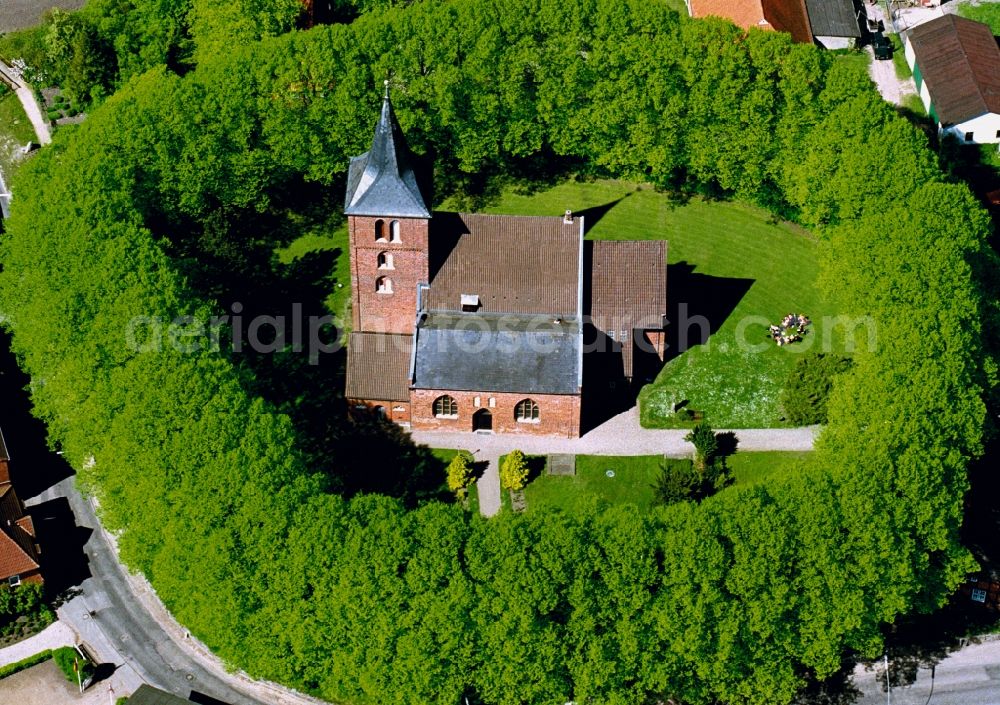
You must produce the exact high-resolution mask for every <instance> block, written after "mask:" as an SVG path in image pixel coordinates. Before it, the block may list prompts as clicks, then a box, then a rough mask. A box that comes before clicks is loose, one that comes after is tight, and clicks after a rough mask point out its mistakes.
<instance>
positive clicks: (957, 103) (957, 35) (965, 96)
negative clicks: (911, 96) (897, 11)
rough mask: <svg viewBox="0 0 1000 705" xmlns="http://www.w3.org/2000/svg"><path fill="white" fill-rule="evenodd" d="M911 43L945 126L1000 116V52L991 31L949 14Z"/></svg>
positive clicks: (917, 32) (917, 31)
mask: <svg viewBox="0 0 1000 705" xmlns="http://www.w3.org/2000/svg"><path fill="white" fill-rule="evenodd" d="M907 39H908V41H909V42H910V45H911V46H912V47H913V53H914V55H915V56H916V63H917V67H918V68H919V70H920V75H921V76H922V77H923V80H924V83H926V84H927V91H928V92H929V93H930V96H931V105H932V107H933V108H934V112H935V113H936V114H937V118H938V120H939V121H940V122H941V123H942V124H944V125H954V124H957V123H961V122H965V121H966V120H971V119H973V118H977V117H979V116H980V115H985V114H986V113H998V114H1000V47H997V42H996V39H995V38H994V37H993V32H992V31H991V30H990V28H989V26H987V25H985V24H983V23H982V22H975V21H973V20H969V19H966V18H964V17H958V16H957V15H952V14H947V15H945V16H943V17H939V18H937V19H934V20H931V21H930V22H926V23H924V24H922V25H918V26H917V27H914V28H913V29H912V30H910V33H909V35H908V37H907Z"/></svg>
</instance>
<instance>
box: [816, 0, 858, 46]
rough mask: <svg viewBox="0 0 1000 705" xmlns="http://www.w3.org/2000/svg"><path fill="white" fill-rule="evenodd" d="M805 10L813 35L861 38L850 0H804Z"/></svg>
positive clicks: (856, 17)
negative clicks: (807, 13)
mask: <svg viewBox="0 0 1000 705" xmlns="http://www.w3.org/2000/svg"><path fill="white" fill-rule="evenodd" d="M806 10H807V11H808V12H809V24H810V26H811V27H812V33H813V34H814V35H816V36H819V37H855V38H858V39H860V38H861V25H860V24H859V23H858V16H857V14H855V10H854V3H853V2H852V0H806Z"/></svg>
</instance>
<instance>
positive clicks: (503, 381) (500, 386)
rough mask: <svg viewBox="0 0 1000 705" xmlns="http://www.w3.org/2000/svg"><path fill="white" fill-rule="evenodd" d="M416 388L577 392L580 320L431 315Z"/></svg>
mask: <svg viewBox="0 0 1000 705" xmlns="http://www.w3.org/2000/svg"><path fill="white" fill-rule="evenodd" d="M416 338H417V342H416V364H415V375H414V382H413V386H414V388H417V389H453V390H456V391H459V390H464V391H479V392H518V393H522V394H578V393H579V391H580V378H579V366H580V352H581V345H582V335H581V332H580V321H579V319H576V318H566V319H560V320H558V321H557V319H555V318H553V317H552V316H541V315H536V316H525V315H521V316H518V315H513V314H506V315H496V314H475V313H466V314H452V313H432V314H430V315H429V316H428V317H427V319H426V320H425V321H424V323H423V325H422V326H421V327H420V328H418V329H417V336H416Z"/></svg>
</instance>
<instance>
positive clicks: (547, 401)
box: [344, 88, 666, 438]
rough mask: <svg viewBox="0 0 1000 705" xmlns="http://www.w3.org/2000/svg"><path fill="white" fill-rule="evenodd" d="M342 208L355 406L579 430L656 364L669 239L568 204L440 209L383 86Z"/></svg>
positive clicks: (438, 426) (451, 424) (502, 427)
mask: <svg viewBox="0 0 1000 705" xmlns="http://www.w3.org/2000/svg"><path fill="white" fill-rule="evenodd" d="M344 213H345V215H347V220H348V228H349V233H350V259H351V286H352V296H353V300H352V309H353V316H352V318H353V320H352V323H353V332H352V333H351V336H350V339H349V341H348V348H347V385H346V396H347V398H348V400H349V401H350V402H351V403H352V404H355V405H358V406H367V407H370V408H373V409H376V410H377V411H378V412H379V413H381V414H383V415H384V416H385V417H386V418H388V419H391V420H392V421H394V422H396V423H398V424H400V425H402V426H405V427H409V428H411V429H415V430H416V429H421V430H440V431H464V432H470V431H484V432H486V431H491V432H496V433H529V434H540V435H554V436H564V437H570V438H574V437H577V436H579V435H580V429H581V409H582V407H583V405H584V404H585V403H586V402H587V400H588V399H589V398H590V397H591V395H592V394H594V395H599V394H600V393H604V392H607V391H609V390H613V389H614V388H616V387H617V388H619V389H621V388H626V387H628V386H630V385H631V383H632V381H633V377H636V375H638V374H639V372H638V369H639V367H640V366H641V365H640V362H641V361H642V360H646V361H647V362H646V363H645V364H646V367H644V368H643V369H649V365H648V361H649V360H650V359H652V360H653V361H654V362H662V359H663V354H664V348H665V336H664V326H665V323H666V242H665V241H662V240H653V241H613V242H611V241H607V242H605V241H600V242H590V241H585V240H584V219H583V217H582V216H579V215H574V214H573V213H571V212H570V211H566V213H565V214H564V215H559V216H552V217H536V216H531V217H525V216H509V215H485V214H470V213H431V211H430V209H429V208H428V206H427V202H426V200H425V198H424V194H423V193H422V192H421V189H420V186H419V185H418V181H417V177H416V174H415V173H414V169H413V166H412V159H411V156H410V153H409V150H408V149H407V146H406V142H405V140H404V137H403V134H402V131H401V130H400V127H399V124H398V122H397V121H396V117H395V114H394V113H393V109H392V103H391V101H390V99H389V94H388V88H387V89H386V94H385V98H384V101H383V103H382V113H381V116H380V118H379V121H378V125H377V127H376V128H375V139H374V141H373V142H372V148H371V149H370V150H369V151H368V152H366V153H365V154H362V155H361V156H359V157H354V158H353V159H351V164H350V170H349V172H348V179H347V194H346V199H345V204H344ZM654 366H655V365H654ZM652 374H655V370H653V372H652ZM585 379H586V380H587V383H586V389H585V384H584V380H585ZM636 379H637V380H638V381H641V379H640V378H638V377H637V378H636ZM642 379H644V378H642Z"/></svg>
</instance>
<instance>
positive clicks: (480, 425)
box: [472, 409, 493, 431]
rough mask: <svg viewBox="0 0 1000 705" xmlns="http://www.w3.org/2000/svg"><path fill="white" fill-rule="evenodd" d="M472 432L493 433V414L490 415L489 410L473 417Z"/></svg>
mask: <svg viewBox="0 0 1000 705" xmlns="http://www.w3.org/2000/svg"><path fill="white" fill-rule="evenodd" d="M472 430H473V431H492V430H493V414H492V413H490V410H489V409H480V410H479V411H477V412H476V413H474V414H473V415H472Z"/></svg>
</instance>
